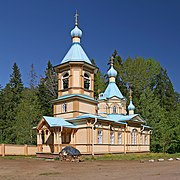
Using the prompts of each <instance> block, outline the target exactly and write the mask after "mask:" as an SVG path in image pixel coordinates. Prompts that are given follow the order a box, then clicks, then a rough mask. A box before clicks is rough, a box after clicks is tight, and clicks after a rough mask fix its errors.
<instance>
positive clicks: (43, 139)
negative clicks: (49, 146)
mask: <svg viewBox="0 0 180 180" xmlns="http://www.w3.org/2000/svg"><path fill="white" fill-rule="evenodd" d="M41 139H42V144H44V143H45V137H44V131H42V133H41Z"/></svg>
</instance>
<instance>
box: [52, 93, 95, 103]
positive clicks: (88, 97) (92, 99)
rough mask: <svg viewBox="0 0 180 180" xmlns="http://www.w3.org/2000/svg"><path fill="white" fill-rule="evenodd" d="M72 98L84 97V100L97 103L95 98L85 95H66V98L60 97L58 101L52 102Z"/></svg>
mask: <svg viewBox="0 0 180 180" xmlns="http://www.w3.org/2000/svg"><path fill="white" fill-rule="evenodd" d="M70 97H82V98H85V99H89V100H91V101H96V100H95V99H94V98H92V97H90V96H87V95H84V94H67V95H64V96H60V97H58V98H57V99H54V100H52V102H53V101H58V100H62V99H66V98H70Z"/></svg>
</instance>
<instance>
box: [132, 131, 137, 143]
mask: <svg viewBox="0 0 180 180" xmlns="http://www.w3.org/2000/svg"><path fill="white" fill-rule="evenodd" d="M132 144H137V130H136V129H133V130H132Z"/></svg>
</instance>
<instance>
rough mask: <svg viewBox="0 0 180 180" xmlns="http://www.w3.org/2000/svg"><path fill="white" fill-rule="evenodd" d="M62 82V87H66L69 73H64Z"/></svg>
mask: <svg viewBox="0 0 180 180" xmlns="http://www.w3.org/2000/svg"><path fill="white" fill-rule="evenodd" d="M62 82H63V89H67V88H68V87H69V74H68V73H65V74H64V76H63V78H62Z"/></svg>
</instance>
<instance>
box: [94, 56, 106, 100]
mask: <svg viewBox="0 0 180 180" xmlns="http://www.w3.org/2000/svg"><path fill="white" fill-rule="evenodd" d="M91 62H92V64H93V65H94V66H96V67H97V65H96V63H95V61H94V59H92V60H91ZM105 88H106V81H105V77H104V75H103V74H102V72H101V71H100V69H99V68H97V69H96V72H95V74H94V97H95V98H98V96H99V93H101V92H104V90H105Z"/></svg>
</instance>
